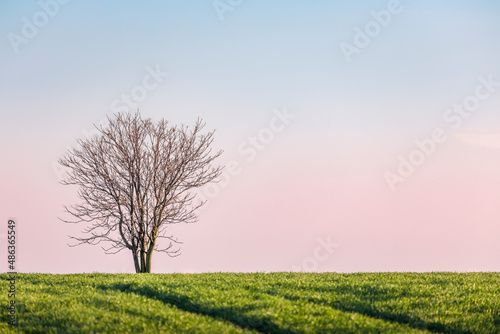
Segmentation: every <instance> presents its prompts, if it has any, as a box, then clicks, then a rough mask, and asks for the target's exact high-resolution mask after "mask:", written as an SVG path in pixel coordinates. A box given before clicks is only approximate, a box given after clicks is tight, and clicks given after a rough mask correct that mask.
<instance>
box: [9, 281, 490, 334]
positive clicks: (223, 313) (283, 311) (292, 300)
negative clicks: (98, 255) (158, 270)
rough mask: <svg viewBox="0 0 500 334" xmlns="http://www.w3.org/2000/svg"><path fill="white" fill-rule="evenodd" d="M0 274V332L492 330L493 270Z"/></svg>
mask: <svg viewBox="0 0 500 334" xmlns="http://www.w3.org/2000/svg"><path fill="white" fill-rule="evenodd" d="M0 278H1V280H0V285H1V287H0V289H1V291H3V292H1V293H0V302H1V304H2V316H1V323H0V332H1V333H18V332H21V333H252V332H253V333H380V332H383V333H386V332H390V333H417V332H418V333H500V298H499V296H500V284H499V282H500V273H468V274H457V273H426V274H415V273H373V274H370V273H363V274H334V273H325V274H302V273H273V274H262V273H255V274H225V273H220V274H219V273H217V274H168V275H160V274H139V275H135V274H116V275H115V274H77V275H48V274H19V275H18V276H17V278H18V279H17V281H16V295H17V317H18V324H17V327H16V328H14V327H11V326H10V325H9V324H8V314H7V312H8V311H7V308H6V307H7V305H8V302H9V299H8V295H7V293H8V290H9V286H10V282H9V281H8V280H7V275H6V274H1V275H0Z"/></svg>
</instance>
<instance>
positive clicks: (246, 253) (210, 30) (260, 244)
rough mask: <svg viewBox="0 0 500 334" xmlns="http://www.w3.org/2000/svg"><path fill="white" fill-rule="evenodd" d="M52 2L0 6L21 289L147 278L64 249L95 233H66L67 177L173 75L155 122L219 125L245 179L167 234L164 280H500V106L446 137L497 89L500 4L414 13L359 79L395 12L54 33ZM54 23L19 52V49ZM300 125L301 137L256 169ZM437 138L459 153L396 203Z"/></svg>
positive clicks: (99, 5)
mask: <svg viewBox="0 0 500 334" xmlns="http://www.w3.org/2000/svg"><path fill="white" fill-rule="evenodd" d="M54 1H55V0H42V1H39V2H38V1H14V0H7V1H2V2H1V3H0V36H2V37H1V38H0V101H1V109H0V110H1V111H0V127H1V128H0V152H1V155H2V163H1V164H0V173H1V174H0V175H1V179H0V216H1V220H2V222H3V227H2V225H1V224H0V246H1V245H3V246H1V247H0V258H4V259H5V261H2V262H1V263H2V264H1V265H0V268H2V270H3V271H6V270H7V266H6V262H7V261H6V258H7V254H6V239H5V233H6V231H7V220H8V219H9V218H14V219H15V220H16V222H17V224H18V235H19V244H18V258H19V262H18V269H19V271H23V272H51V273H72V272H92V271H99V272H132V271H133V263H132V258H131V256H130V254H129V253H128V252H127V251H125V250H124V251H123V252H122V253H120V254H118V255H105V254H104V253H103V251H102V250H101V249H100V248H99V247H96V246H86V245H85V246H79V247H75V248H70V247H68V246H67V244H68V243H70V242H71V241H70V239H69V238H68V235H76V236H78V235H81V233H80V231H81V230H82V229H83V228H84V226H82V225H68V224H64V223H62V222H61V221H59V220H58V217H62V216H63V206H64V205H67V204H71V203H75V202H77V201H78V199H77V198H76V188H70V187H65V186H62V185H60V184H59V183H58V173H57V171H56V170H54V167H53V166H54V163H55V162H56V161H57V159H58V158H60V157H61V156H62V155H63V154H64V153H65V151H66V149H67V148H69V147H72V146H74V145H75V144H76V140H77V138H82V137H84V136H85V134H86V133H89V132H90V131H91V130H92V124H94V123H96V124H97V123H99V122H100V121H101V120H102V119H104V118H105V117H106V115H109V114H111V113H112V112H113V103H115V102H114V101H116V100H117V99H120V98H121V96H122V95H123V94H131V92H132V91H133V89H134V87H135V86H137V85H142V82H143V79H144V77H145V76H146V75H147V74H148V70H147V69H148V68H153V69H154V68H157V67H158V68H160V69H161V71H164V72H168V76H167V77H166V78H164V79H163V80H162V82H160V83H159V84H158V87H157V88H156V89H153V90H151V91H149V92H148V93H147V96H146V97H145V98H144V100H143V101H141V102H140V103H138V106H139V108H140V110H141V113H142V115H143V116H146V117H151V118H153V119H156V120H158V119H160V118H165V119H167V120H169V121H171V122H172V123H173V124H180V123H185V124H191V123H193V122H194V121H195V120H196V118H197V117H198V116H201V117H203V118H204V119H205V121H206V122H207V127H208V128H216V129H217V131H216V142H215V143H214V144H215V146H216V147H217V148H221V149H224V151H225V153H224V155H223V156H222V157H221V159H220V163H222V164H226V163H227V162H229V161H236V163H237V165H238V167H239V173H237V175H232V176H230V177H229V178H227V177H226V179H225V180H224V182H221V183H220V184H219V186H218V188H215V190H214V188H212V189H211V190H210V189H208V190H207V189H205V192H209V193H210V192H212V193H213V192H216V193H217V194H216V195H215V196H211V198H210V201H209V203H208V204H207V205H206V207H204V208H203V209H202V210H201V211H200V215H199V216H200V221H199V223H197V224H193V225H177V226H174V227H172V228H171V231H172V233H173V234H175V235H177V236H178V237H179V239H180V240H181V241H183V244H182V255H181V256H180V257H177V258H169V257H168V256H167V255H164V254H156V255H155V256H154V257H153V264H152V270H153V272H166V273H169V272H207V271H290V270H305V271H308V270H315V271H336V272H357V271H499V270H500V242H499V240H500V87H496V89H494V92H491V94H489V95H490V96H488V98H486V99H484V101H480V104H479V106H478V107H477V108H476V109H475V111H474V112H471V113H470V116H469V117H466V118H465V117H463V118H462V119H461V124H460V125H459V126H456V127H454V126H452V125H453V123H451V122H449V121H447V120H446V119H445V118H444V115H446V114H447V112H448V110H449V109H450V108H453V106H454V105H455V104H462V103H464V101H466V100H467V99H468V98H469V101H470V97H471V96H473V95H474V94H475V92H476V87H478V86H479V85H481V81H480V79H479V78H481V77H482V78H485V79H488V78H491V80H492V81H495V82H500V20H499V19H498V18H499V17H500V3H499V2H498V1H495V0H479V1H451V0H447V1H439V2H438V3H436V2H435V1H430V0H419V1H410V0H401V1H400V2H399V7H398V8H399V12H398V13H397V14H392V15H391V19H390V22H389V23H388V24H387V25H386V26H385V27H380V29H379V30H380V31H377V32H376V33H373V34H372V35H373V36H372V37H371V38H370V41H369V43H368V45H367V46H366V47H363V48H359V53H357V54H354V55H353V56H352V59H351V61H350V62H348V61H347V59H346V58H345V57H344V54H343V52H342V51H341V47H340V46H341V45H342V43H348V44H350V45H355V44H354V40H355V38H356V34H357V31H359V30H358V29H360V30H364V29H365V28H366V27H369V26H374V23H373V22H375V21H374V20H375V18H374V16H373V15H374V13H380V11H387V10H388V8H389V7H390V6H391V1H364V2H358V3H353V1H347V0H344V1H284V0H281V1H264V0H252V1H248V0H243V1H241V2H240V4H239V5H236V6H234V7H233V8H232V10H230V11H226V12H224V13H223V14H222V17H223V20H221V18H220V16H219V15H218V13H217V10H216V9H215V7H214V2H213V1H211V0H206V1H199V0H197V1H194V0H185V1H173V0H162V1H132V0H125V1H123V0H121V1H118V0H110V1H97V0H91V1H80V0H72V1H69V2H68V3H67V4H61V5H59V8H54V7H53V6H52V7H50V8H52V10H53V13H52V14H53V15H52V16H48V15H46V14H43V13H44V12H43V8H42V7H46V5H44V4H47V3H54ZM66 1H67V0H66ZM219 3H223V4H227V3H228V2H227V1H223V0H221V1H219ZM233 3H237V2H236V1H233ZM44 15H45V17H46V18H48V19H47V22H42V24H41V25H42V26H41V27H39V28H37V29H38V31H37V32H36V33H33V34H32V35H33V36H30V37H29V38H26V39H25V40H24V42H23V43H22V44H20V45H18V47H17V50H16V47H13V45H12V43H11V41H12V38H13V37H12V36H18V37H21V38H25V37H23V36H24V35H23V30H24V31H25V32H26V29H27V28H26V27H24V26H25V25H26V24H32V23H33V22H34V20H37V19H38V20H43V18H44ZM26 22H28V23H26ZM37 22H39V21H37ZM16 38H17V37H16ZM16 51H17V52H16ZM490 88H491V87H490ZM481 91H482V92H487V88H484V87H483V88H481ZM115 106H116V105H115ZM284 110H286V111H287V112H288V113H290V114H292V115H293V116H294V118H293V119H290V120H289V122H288V124H286V125H285V126H284V127H283V130H282V131H280V132H277V133H274V136H273V138H272V140H271V139H269V140H268V142H267V143H266V144H265V145H263V146H264V147H262V150H259V151H256V154H255V156H253V155H251V154H250V153H248V152H249V147H250V146H249V142H248V138H249V136H256V135H258V134H259V133H260V134H263V133H266V131H267V130H265V129H266V128H269V126H270V124H272V123H273V122H274V117H276V116H275V115H276V112H283V111H284ZM455 116H456V115H455ZM273 124H274V123H273ZM435 129H442V130H443V131H444V135H445V136H446V140H445V141H444V142H442V143H438V144H436V145H435V148H434V149H433V150H432V154H430V156H428V157H426V158H425V161H423V163H422V164H421V165H420V166H418V167H417V168H415V171H414V172H413V173H412V175H410V176H409V177H408V178H406V179H405V182H403V183H398V184H397V185H396V186H395V188H394V189H393V190H394V191H392V190H391V187H390V186H389V185H388V183H387V181H386V173H387V172H392V173H396V172H397V169H398V167H399V164H400V161H401V160H400V157H403V158H404V159H409V156H410V155H411V154H412V153H414V152H415V150H417V149H418V147H417V145H416V144H415V140H420V141H422V140H424V141H425V140H426V139H429V138H431V136H432V133H433V131H434V130H435ZM263 131H264V132H263ZM267 133H268V132H267ZM244 152H247V153H244ZM415 154H418V153H415ZM250 157H251V158H252V159H250ZM249 160H250V161H249ZM325 240H330V243H331V245H334V246H331V247H330V248H329V249H324V248H322V244H323V243H325V242H326V241H325Z"/></svg>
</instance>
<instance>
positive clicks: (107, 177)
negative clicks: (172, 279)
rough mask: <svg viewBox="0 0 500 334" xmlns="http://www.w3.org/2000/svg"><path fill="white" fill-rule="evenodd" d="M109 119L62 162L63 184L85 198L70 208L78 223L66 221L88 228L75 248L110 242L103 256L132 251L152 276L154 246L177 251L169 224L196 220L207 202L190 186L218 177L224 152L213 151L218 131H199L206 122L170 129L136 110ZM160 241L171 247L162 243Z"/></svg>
mask: <svg viewBox="0 0 500 334" xmlns="http://www.w3.org/2000/svg"><path fill="white" fill-rule="evenodd" d="M108 121H109V124H108V125H107V126H99V127H97V126H96V128H97V130H98V134H97V135H96V136H94V137H92V138H89V139H85V140H82V139H81V140H78V148H73V149H71V150H69V151H68V153H67V154H66V155H65V156H64V157H63V158H61V159H60V160H59V163H60V164H61V165H62V166H64V167H66V168H67V169H68V174H67V177H66V179H64V180H63V181H61V184H63V185H76V186H78V187H79V190H78V197H79V198H80V199H81V200H82V201H83V202H82V203H81V204H77V205H71V206H69V207H67V206H66V207H65V211H66V212H67V213H69V214H70V215H71V216H72V219H73V220H64V219H63V221H64V222H66V223H84V224H87V225H88V226H87V227H86V228H85V230H84V231H83V232H84V233H85V234H86V236H85V237H81V238H77V237H71V238H72V239H75V240H77V241H78V243H77V245H81V244H91V245H96V244H99V243H100V242H103V241H104V242H109V243H111V245H110V246H109V248H104V247H103V249H104V251H105V252H106V254H116V253H118V252H119V251H121V250H123V249H129V250H130V251H131V252H132V255H133V258H134V265H135V271H136V273H149V272H151V258H152V255H153V251H160V252H166V253H167V254H168V255H169V256H176V255H178V252H179V249H172V247H173V245H174V243H178V241H177V239H175V238H174V237H173V236H169V235H167V234H166V229H167V226H168V225H170V224H178V223H194V222H196V221H197V220H198V217H197V215H196V213H195V211H196V209H198V208H199V207H201V206H202V205H203V204H204V203H205V202H203V201H201V202H199V203H193V200H194V199H195V197H196V193H193V192H192V191H193V190H195V189H196V188H198V187H201V186H203V185H205V184H207V183H209V182H217V180H216V179H217V177H218V176H219V175H220V174H221V171H222V167H220V166H217V167H214V166H213V165H212V163H213V161H214V159H216V158H217V157H219V156H220V155H221V154H222V151H218V152H215V153H213V154H212V149H211V148H210V145H211V144H212V141H213V135H214V132H215V130H213V131H211V132H208V133H205V134H202V133H201V131H202V130H203V128H204V126H205V123H204V122H203V121H202V120H201V119H198V120H197V121H196V123H195V124H194V126H193V127H192V128H189V127H188V126H184V125H181V126H169V124H168V122H167V121H166V120H164V119H162V120H160V121H159V122H156V123H154V122H153V121H152V120H151V119H142V118H141V115H140V114H139V112H137V113H135V114H131V113H126V114H116V115H114V117H108ZM158 239H167V240H168V245H167V246H166V247H165V248H159V246H158V242H157V241H159V240H158ZM74 246H76V245H74Z"/></svg>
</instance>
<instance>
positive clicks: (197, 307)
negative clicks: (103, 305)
mask: <svg viewBox="0 0 500 334" xmlns="http://www.w3.org/2000/svg"><path fill="white" fill-rule="evenodd" d="M99 288H100V289H103V290H116V291H120V292H125V293H134V294H137V295H141V296H144V297H147V298H150V299H155V300H158V301H161V302H162V303H164V304H168V305H172V306H175V307H177V308H178V309H180V310H182V311H186V312H190V313H194V314H200V315H204V316H209V317H212V318H214V319H217V320H222V321H228V322H231V323H232V324H234V325H236V326H238V327H241V328H246V329H250V330H256V331H257V332H261V333H277V334H292V333H295V332H294V331H292V330H289V329H284V328H280V327H279V326H278V325H276V324H275V323H273V322H272V321H271V320H270V319H269V318H267V317H264V316H250V315H246V314H245V312H247V311H250V310H252V309H253V307H252V306H249V305H246V306H235V307H213V306H209V305H203V304H200V303H197V302H193V301H192V300H190V299H189V297H187V296H184V295H181V294H177V293H174V292H159V291H157V290H155V289H153V288H151V287H149V286H137V285H132V284H113V285H111V286H108V285H106V286H99Z"/></svg>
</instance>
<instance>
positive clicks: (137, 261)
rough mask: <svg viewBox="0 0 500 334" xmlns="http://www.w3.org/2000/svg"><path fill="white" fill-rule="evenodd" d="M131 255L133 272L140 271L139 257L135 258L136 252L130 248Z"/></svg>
mask: <svg viewBox="0 0 500 334" xmlns="http://www.w3.org/2000/svg"><path fill="white" fill-rule="evenodd" d="M132 256H133V257H134V266H135V272H136V273H140V272H141V266H140V264H139V259H137V252H136V251H134V250H132Z"/></svg>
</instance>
